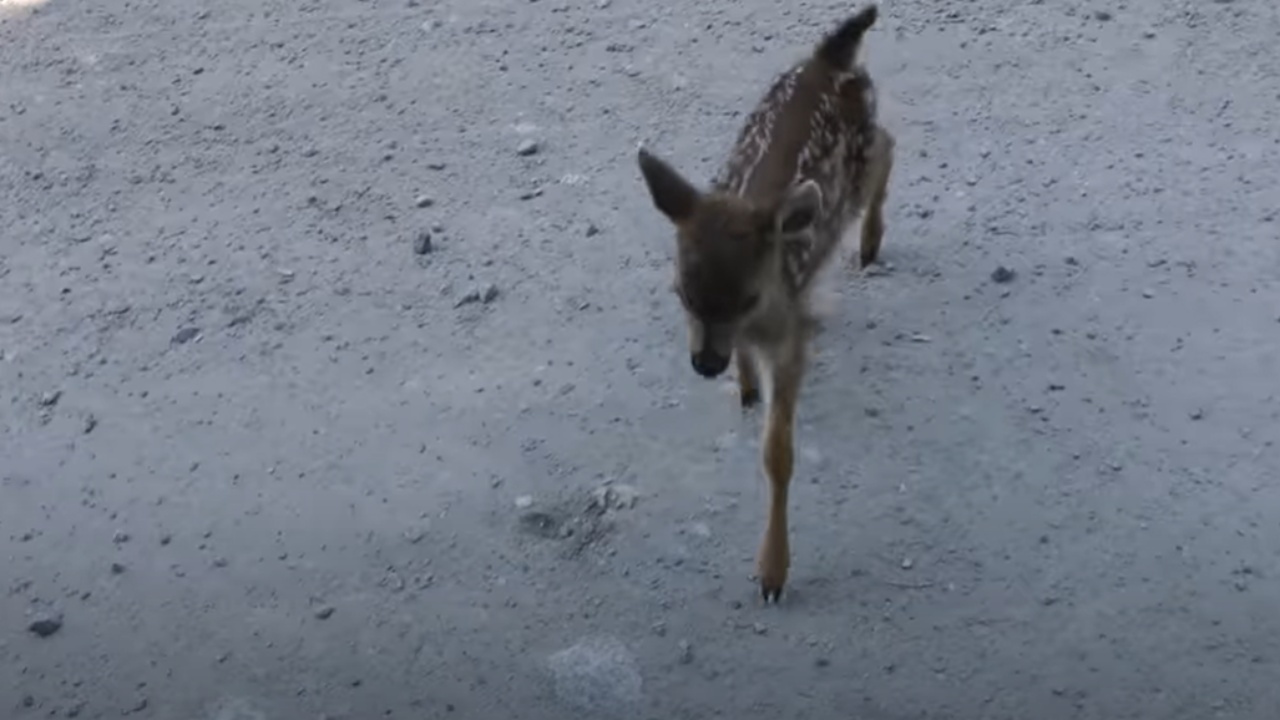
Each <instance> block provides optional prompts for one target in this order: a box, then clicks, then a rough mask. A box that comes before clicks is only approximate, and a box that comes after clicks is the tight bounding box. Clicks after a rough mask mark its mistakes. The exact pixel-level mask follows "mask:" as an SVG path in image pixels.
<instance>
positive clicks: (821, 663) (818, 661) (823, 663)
mask: <svg viewBox="0 0 1280 720" xmlns="http://www.w3.org/2000/svg"><path fill="white" fill-rule="evenodd" d="M813 664H814V666H815V667H820V668H824V667H827V666H828V665H830V664H831V661H830V660H828V659H826V658H824V657H820V658H814V661H813Z"/></svg>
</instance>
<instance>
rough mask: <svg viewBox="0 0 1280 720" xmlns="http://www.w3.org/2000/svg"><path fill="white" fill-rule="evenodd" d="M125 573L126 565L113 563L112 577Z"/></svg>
mask: <svg viewBox="0 0 1280 720" xmlns="http://www.w3.org/2000/svg"><path fill="white" fill-rule="evenodd" d="M123 572H124V563H119V562H113V563H111V574H112V575H120V574H122V573H123Z"/></svg>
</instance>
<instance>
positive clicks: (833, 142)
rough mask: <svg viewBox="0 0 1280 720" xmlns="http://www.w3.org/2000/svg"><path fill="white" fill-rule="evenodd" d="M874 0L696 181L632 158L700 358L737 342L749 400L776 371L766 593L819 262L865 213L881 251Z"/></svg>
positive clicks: (885, 177)
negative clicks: (870, 36)
mask: <svg viewBox="0 0 1280 720" xmlns="http://www.w3.org/2000/svg"><path fill="white" fill-rule="evenodd" d="M877 14H878V11H877V8H876V6H875V5H868V6H866V7H865V8H864V9H862V10H861V11H860V12H858V13H857V14H856V15H854V16H853V17H851V18H849V19H848V20H846V21H844V22H843V23H841V24H840V25H839V26H838V27H837V28H836V29H835V30H834V31H832V32H831V33H830V34H828V35H827V36H826V37H825V38H824V39H823V40H822V41H821V42H820V43H818V44H817V46H816V47H815V48H814V49H813V51H812V53H811V54H810V55H809V57H807V58H805V59H804V60H803V61H801V62H799V63H797V64H796V65H795V66H793V67H792V68H791V69H790V70H788V71H786V72H785V73H783V74H782V75H780V76H778V77H777V79H776V80H775V81H774V83H773V85H772V87H770V88H769V90H768V92H767V93H765V95H764V97H763V98H762V99H761V100H760V102H759V103H758V104H757V105H756V107H755V109H754V110H753V111H752V113H751V115H750V116H749V117H748V118H747V121H746V124H745V126H744V127H743V128H742V130H741V132H740V133H739V135H738V138H737V142H736V143H735V144H734V146H733V148H732V151H731V152H730V154H729V158H728V161H727V162H726V163H725V165H724V167H723V170H722V171H721V173H720V174H719V176H718V177H717V178H716V179H715V180H714V181H713V182H712V186H711V188H709V189H707V190H702V189H700V188H697V187H695V186H694V185H693V184H691V183H690V182H689V181H687V180H686V179H685V178H684V177H683V176H682V175H681V174H680V173H679V172H677V171H676V170H675V169H673V168H672V167H671V166H670V165H668V164H667V163H666V162H665V161H663V160H662V159H660V158H659V157H657V156H656V155H654V154H653V153H651V152H649V151H647V150H645V149H644V148H641V149H640V151H639V156H638V161H639V164H640V171H641V173H642V174H643V176H644V181H645V184H646V186H647V187H648V189H649V194H650V196H651V198H652V200H653V204H654V206H655V207H657V209H658V210H659V211H661V212H662V214H663V215H665V216H666V217H667V218H668V219H669V220H670V221H671V223H672V224H673V225H674V226H675V236H676V280H675V291H676V293H677V294H678V295H679V297H680V302H681V304H682V305H683V307H684V311H685V316H686V319H687V321H688V326H689V347H690V353H691V360H692V363H693V369H694V370H695V371H696V372H697V373H698V374H699V375H702V376H703V377H706V378H714V377H717V376H719V375H721V374H722V373H723V372H724V371H725V370H726V369H727V368H728V366H729V360H730V357H731V356H732V355H733V354H734V353H736V359H737V373H738V388H739V391H740V398H741V403H742V407H743V408H744V409H745V408H748V407H751V406H753V405H755V404H756V403H757V402H758V401H759V399H760V384H759V381H760V377H761V371H763V374H764V375H765V376H766V378H767V380H768V381H769V382H768V385H767V389H768V391H769V392H768V395H767V397H768V411H767V415H768V419H767V421H766V423H765V429H764V439H763V452H762V461H763V465H764V471H765V474H766V475H767V476H768V478H769V512H768V519H767V521H766V524H765V531H764V539H763V542H762V543H761V546H760V551H759V554H758V556H757V576H758V579H759V582H760V592H761V594H762V595H763V596H764V600H765V602H769V601H770V600H772V601H775V602H776V601H777V600H779V599H780V597H781V595H782V587H783V585H784V584H785V583H786V579H787V569H788V567H789V566H790V562H791V556H790V550H789V548H788V540H787V535H788V533H787V489H788V486H789V485H790V482H791V473H792V465H793V456H794V450H793V446H792V432H793V430H792V426H793V423H794V422H795V414H796V402H797V399H798V396H799V392H800V385H801V380H802V377H803V375H804V371H805V364H806V348H807V346H808V344H809V340H810V338H811V337H812V336H813V334H814V332H815V330H816V316H815V311H814V309H813V304H812V298H811V290H812V285H813V280H814V277H815V275H817V273H818V271H819V270H821V269H822V268H823V267H825V266H826V265H827V263H828V261H829V260H830V259H831V257H832V256H833V255H835V254H837V253H834V252H833V251H835V250H837V249H838V248H839V246H840V245H841V242H842V239H843V237H844V235H845V233H846V232H847V231H848V229H849V228H850V226H851V225H852V224H853V223H854V222H855V221H856V220H858V219H859V218H860V217H861V218H862V246H861V254H860V255H861V265H862V267H866V266H867V265H868V264H870V263H872V262H874V261H875V259H876V255H877V253H878V252H879V249H880V238H881V236H882V235H883V233H884V217H883V209H882V206H883V204H884V200H885V195H886V192H887V185H888V182H889V172H890V169H891V167H892V165H893V148H894V139H893V136H892V135H890V134H889V132H888V131H887V130H885V129H884V128H882V127H880V125H879V124H878V122H877V119H876V95H875V88H874V85H873V83H872V81H871V77H870V76H869V75H868V73H867V70H866V68H865V67H863V66H862V64H861V63H860V62H859V61H858V59H857V54H858V50H859V46H860V45H861V41H862V36H863V34H865V33H866V31H867V30H868V29H869V28H870V27H871V26H872V25H873V24H874V23H875V21H876V16H877Z"/></svg>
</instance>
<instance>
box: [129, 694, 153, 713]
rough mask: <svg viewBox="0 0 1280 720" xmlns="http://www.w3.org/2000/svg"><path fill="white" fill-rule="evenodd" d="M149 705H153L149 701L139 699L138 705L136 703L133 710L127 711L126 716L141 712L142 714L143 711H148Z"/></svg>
mask: <svg viewBox="0 0 1280 720" xmlns="http://www.w3.org/2000/svg"><path fill="white" fill-rule="evenodd" d="M149 704H151V703H150V701H148V700H147V699H146V698H139V699H138V702H136V703H134V704H133V707H131V708H129V709H128V710H127V711H125V714H126V715H132V714H134V713H140V712H142V711H143V710H146V709H147V705H149Z"/></svg>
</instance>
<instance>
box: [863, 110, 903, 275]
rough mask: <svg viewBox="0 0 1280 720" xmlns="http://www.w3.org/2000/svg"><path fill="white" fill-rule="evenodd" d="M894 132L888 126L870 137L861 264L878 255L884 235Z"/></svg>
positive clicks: (891, 169) (868, 262)
mask: <svg viewBox="0 0 1280 720" xmlns="http://www.w3.org/2000/svg"><path fill="white" fill-rule="evenodd" d="M893 147H894V140H893V135H890V134H889V131H888V130H885V129H884V128H879V129H877V130H876V136H875V140H873V141H872V145H871V152H870V153H868V155H869V156H870V158H871V163H870V167H869V170H868V173H867V177H868V186H869V187H870V189H871V192H870V193H869V194H868V197H867V207H866V211H865V212H866V217H865V218H864V219H863V221H862V247H861V251H860V252H859V260H860V261H861V263H862V267H864V268H865V267H866V266H868V265H870V264H871V263H873V262H875V261H876V258H877V257H879V256H880V240H881V238H883V237H884V201H885V199H886V198H887V197H888V196H889V175H890V173H892V172H893Z"/></svg>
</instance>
